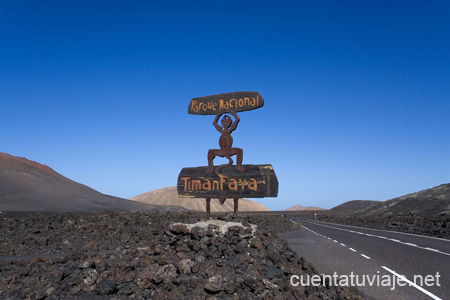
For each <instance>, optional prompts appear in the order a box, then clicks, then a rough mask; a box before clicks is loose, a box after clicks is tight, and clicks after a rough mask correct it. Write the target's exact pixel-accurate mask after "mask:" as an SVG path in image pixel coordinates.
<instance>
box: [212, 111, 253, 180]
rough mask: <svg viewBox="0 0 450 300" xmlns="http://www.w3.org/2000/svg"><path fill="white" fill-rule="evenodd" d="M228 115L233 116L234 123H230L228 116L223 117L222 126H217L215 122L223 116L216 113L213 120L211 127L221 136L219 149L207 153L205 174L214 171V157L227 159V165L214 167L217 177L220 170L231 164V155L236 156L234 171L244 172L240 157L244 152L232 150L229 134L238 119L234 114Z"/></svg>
mask: <svg viewBox="0 0 450 300" xmlns="http://www.w3.org/2000/svg"><path fill="white" fill-rule="evenodd" d="M230 113H231V114H232V115H233V116H234V122H233V121H232V119H231V117H230V116H228V115H224V116H223V117H222V120H221V124H222V126H220V125H219V124H217V121H218V120H219V118H220V116H222V115H223V113H217V114H216V118H215V119H214V122H213V125H214V127H215V128H216V129H217V131H219V132H220V133H221V136H220V138H219V146H220V149H210V150H209V151H208V170H207V174H210V173H212V172H213V171H214V165H213V160H214V158H215V157H216V156H219V157H225V158H227V159H228V163H227V164H223V165H220V166H217V167H216V170H215V173H216V174H217V175H219V172H220V169H222V168H224V167H229V166H231V165H232V164H233V159H232V158H231V156H233V155H236V170H237V171H238V172H244V167H243V166H242V156H243V152H244V151H243V150H242V149H241V148H232V146H233V137H232V136H231V133H232V132H233V131H234V130H235V129H236V127H237V125H238V123H239V121H240V119H239V117H238V115H237V114H236V112H234V111H231V112H230Z"/></svg>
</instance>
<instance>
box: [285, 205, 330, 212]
mask: <svg viewBox="0 0 450 300" xmlns="http://www.w3.org/2000/svg"><path fill="white" fill-rule="evenodd" d="M297 210H326V209H325V208H322V207H315V206H301V205H294V206H291V207H289V208H286V209H285V211H297Z"/></svg>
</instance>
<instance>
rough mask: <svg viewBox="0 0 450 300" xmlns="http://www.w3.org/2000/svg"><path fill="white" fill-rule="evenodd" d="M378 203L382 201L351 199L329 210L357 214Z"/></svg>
mask: <svg viewBox="0 0 450 300" xmlns="http://www.w3.org/2000/svg"><path fill="white" fill-rule="evenodd" d="M380 203H382V202H381V201H373V200H352V201H348V202H345V203H342V204H340V205H338V206H335V207H333V208H332V209H331V210H332V211H334V212H340V213H352V214H358V213H362V212H365V211H367V210H369V209H370V208H372V207H375V206H376V205H378V204H380Z"/></svg>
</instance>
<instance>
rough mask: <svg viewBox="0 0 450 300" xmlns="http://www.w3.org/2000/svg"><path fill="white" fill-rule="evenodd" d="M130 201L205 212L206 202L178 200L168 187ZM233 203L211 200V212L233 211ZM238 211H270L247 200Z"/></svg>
mask: <svg viewBox="0 0 450 300" xmlns="http://www.w3.org/2000/svg"><path fill="white" fill-rule="evenodd" d="M131 200H134V201H139V202H142V203H147V204H153V205H178V206H182V207H184V208H186V209H192V210H199V211H205V210H206V201H205V199H204V198H180V197H178V193H177V188H176V187H175V186H169V187H165V188H161V189H157V190H154V191H150V192H146V193H143V194H140V195H137V196H135V197H133V198H131ZM233 210H234V202H233V200H232V199H227V200H226V201H225V203H224V204H223V205H221V204H220V203H219V200H218V199H211V212H225V211H233ZM239 211H270V209H269V208H267V207H266V206H264V205H262V204H261V203H258V202H256V201H252V200H248V199H239Z"/></svg>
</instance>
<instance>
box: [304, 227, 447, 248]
mask: <svg viewBox="0 0 450 300" xmlns="http://www.w3.org/2000/svg"><path fill="white" fill-rule="evenodd" d="M305 222H308V221H305ZM313 224H315V225H317V226H323V227H328V228H333V229H336V230H342V231H347V232H352V233H357V234H364V233H362V232H358V231H353V230H347V229H343V228H339V227H333V226H328V225H324V224H317V223H313ZM345 226H348V225H345ZM351 227H355V226H351ZM364 229H371V228H364ZM371 230H372V229H371ZM373 230H378V229H373ZM379 231H387V230H379ZM391 233H392V231H391ZM395 233H403V232H395ZM414 236H419V235H414ZM373 237H377V238H381V239H385V240H388V241H392V242H396V243H399V244H403V245H407V246H411V247H416V248H420V249H424V250H428V251H433V250H430V248H428V247H421V246H418V245H416V244H412V243H405V242H402V241H398V240H395V239H390V238H387V237H385V236H381V235H374V236H373ZM420 237H424V236H421V235H420ZM329 239H330V238H329ZM437 239H439V238H437ZM440 240H445V239H440ZM397 241H398V242H397ZM446 241H450V240H446ZM433 252H435V253H439V254H444V255H448V256H450V253H447V252H443V251H440V250H437V251H433Z"/></svg>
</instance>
